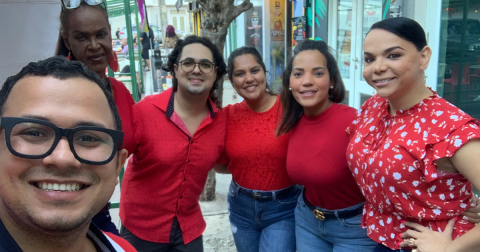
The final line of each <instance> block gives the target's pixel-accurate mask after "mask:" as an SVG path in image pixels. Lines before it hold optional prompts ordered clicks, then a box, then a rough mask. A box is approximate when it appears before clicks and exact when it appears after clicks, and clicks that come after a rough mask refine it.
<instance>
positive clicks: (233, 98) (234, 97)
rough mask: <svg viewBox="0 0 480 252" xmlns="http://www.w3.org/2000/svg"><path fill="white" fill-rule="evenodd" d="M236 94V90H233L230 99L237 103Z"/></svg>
mask: <svg viewBox="0 0 480 252" xmlns="http://www.w3.org/2000/svg"><path fill="white" fill-rule="evenodd" d="M237 96H238V94H237V91H233V95H232V100H233V102H234V103H237Z"/></svg>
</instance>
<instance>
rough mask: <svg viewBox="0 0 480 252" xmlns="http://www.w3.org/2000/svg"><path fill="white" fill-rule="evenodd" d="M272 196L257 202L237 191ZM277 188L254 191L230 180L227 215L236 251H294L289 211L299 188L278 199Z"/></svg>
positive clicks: (291, 212) (292, 209)
mask: <svg viewBox="0 0 480 252" xmlns="http://www.w3.org/2000/svg"><path fill="white" fill-rule="evenodd" d="M239 190H244V191H247V192H250V193H254V192H257V193H260V194H262V195H272V196H273V198H272V200H271V201H264V202H260V201H258V200H254V199H253V198H250V197H248V196H247V195H244V194H242V193H240V192H239ZM276 192H278V191H268V192H264V191H258V190H249V189H245V188H242V187H240V186H239V185H237V184H236V183H235V182H234V181H233V180H232V183H231V184H230V190H229V193H228V215H229V218H230V226H231V229H232V233H233V239H234V241H235V246H236V247H237V250H238V252H258V251H265V252H277V251H278V252H290V251H291V252H295V217H294V215H293V212H294V210H295V206H296V204H297V198H298V196H299V195H300V192H301V187H300V186H297V185H294V189H293V190H292V191H291V193H289V194H288V195H286V196H285V197H282V198H281V199H277V198H275V195H276Z"/></svg>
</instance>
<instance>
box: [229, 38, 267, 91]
mask: <svg viewBox="0 0 480 252" xmlns="http://www.w3.org/2000/svg"><path fill="white" fill-rule="evenodd" d="M244 54H251V55H252V56H253V58H254V59H255V61H256V62H257V63H258V64H259V65H260V66H261V67H262V69H263V72H264V73H265V79H266V74H267V69H266V67H265V63H263V60H262V56H261V55H260V53H259V52H258V50H257V48H255V47H250V46H242V47H240V48H237V49H235V50H234V51H233V52H232V53H230V56H228V60H227V62H228V67H227V75H228V79H229V80H230V82H231V83H232V85H233V80H232V79H233V69H234V68H235V66H234V65H235V64H234V62H235V59H236V58H237V57H238V56H241V55H244ZM269 86H270V85H268V83H267V87H269ZM267 92H268V93H269V94H271V95H275V94H274V93H273V92H272V90H271V89H268V91H267Z"/></svg>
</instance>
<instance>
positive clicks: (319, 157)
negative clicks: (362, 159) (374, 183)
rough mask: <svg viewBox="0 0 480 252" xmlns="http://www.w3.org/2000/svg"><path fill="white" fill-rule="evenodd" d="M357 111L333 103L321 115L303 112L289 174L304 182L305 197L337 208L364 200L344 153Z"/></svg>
mask: <svg viewBox="0 0 480 252" xmlns="http://www.w3.org/2000/svg"><path fill="white" fill-rule="evenodd" d="M356 115H357V113H356V110H355V109H354V108H351V107H349V106H346V105H343V104H338V103H333V104H332V106H330V107H329V108H328V109H327V110H325V111H324V112H323V113H321V114H320V115H317V116H306V115H304V116H302V118H300V121H299V122H298V124H297V126H296V127H295V128H294V129H293V130H292V133H291V135H290V142H289V144H288V154H287V170H288V174H289V175H290V177H291V178H292V180H293V182H295V183H296V184H300V185H303V186H305V197H307V200H308V201H309V202H310V203H312V205H315V206H318V207H321V208H325V209H329V210H336V209H343V208H347V207H351V206H354V205H357V204H359V203H361V202H364V201H365V199H364V198H363V195H362V193H361V192H360V189H359V188H358V186H357V183H356V182H355V179H354V178H353V176H352V172H351V171H350V170H349V169H348V165H347V159H346V156H345V152H346V150H347V146H348V142H349V138H348V135H347V133H346V132H345V129H346V128H347V127H348V126H349V125H350V124H351V123H352V121H353V120H355V118H356Z"/></svg>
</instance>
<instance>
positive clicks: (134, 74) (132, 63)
mask: <svg viewBox="0 0 480 252" xmlns="http://www.w3.org/2000/svg"><path fill="white" fill-rule="evenodd" d="M123 3H124V5H125V22H126V24H127V44H128V59H129V61H130V76H131V79H132V93H133V99H134V100H135V101H138V88H137V71H136V69H135V55H134V53H135V48H134V46H133V38H132V20H131V15H130V13H131V10H130V0H124V1H123ZM137 30H138V26H137ZM137 43H138V35H137Z"/></svg>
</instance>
